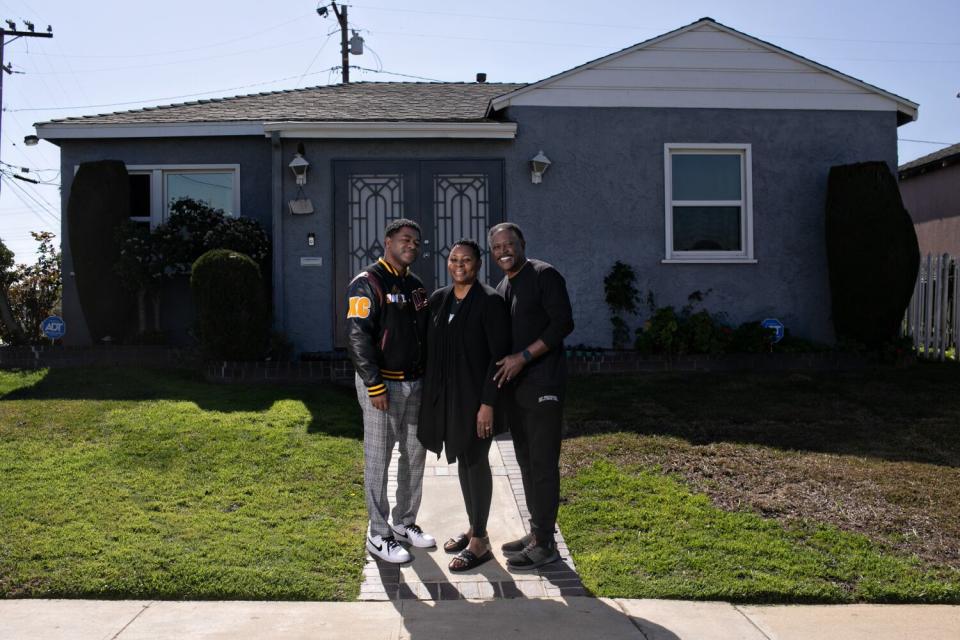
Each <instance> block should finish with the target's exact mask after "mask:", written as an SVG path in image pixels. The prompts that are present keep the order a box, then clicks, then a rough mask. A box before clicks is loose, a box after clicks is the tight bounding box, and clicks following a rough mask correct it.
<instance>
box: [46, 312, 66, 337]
mask: <svg viewBox="0 0 960 640" xmlns="http://www.w3.org/2000/svg"><path fill="white" fill-rule="evenodd" d="M40 331H41V333H43V335H45V336H46V337H48V338H50V339H51V340H58V339H59V338H62V337H63V336H65V335H66V334H67V323H66V322H64V321H63V318H61V317H60V316H50V317H49V318H47V319H46V320H44V321H43V322H41V323H40Z"/></svg>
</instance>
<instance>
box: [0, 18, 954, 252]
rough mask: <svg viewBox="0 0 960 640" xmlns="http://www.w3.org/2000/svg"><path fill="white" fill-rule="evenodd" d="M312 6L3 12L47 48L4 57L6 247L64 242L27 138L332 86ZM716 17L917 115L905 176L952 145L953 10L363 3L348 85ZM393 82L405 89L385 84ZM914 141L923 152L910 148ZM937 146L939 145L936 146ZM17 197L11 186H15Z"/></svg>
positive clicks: (1, 226)
mask: <svg viewBox="0 0 960 640" xmlns="http://www.w3.org/2000/svg"><path fill="white" fill-rule="evenodd" d="M316 7H317V2H316V1H315V0H313V1H311V0H278V1H275V2H272V3H266V2H262V0H260V1H254V0H231V1H229V2H227V1H224V0H206V1H201V0H192V1H187V0H166V1H165V2H162V3H150V2H129V1H127V2H120V1H111V2H106V1H103V0H87V1H86V2H77V1H76V0H69V1H67V0H23V1H20V0H0V18H3V19H10V20H14V21H16V22H17V23H18V25H19V26H22V25H23V20H24V19H27V20H31V21H32V22H34V23H35V24H36V25H37V27H38V29H43V30H45V29H46V26H47V25H48V24H50V25H52V26H53V29H54V37H53V38H52V39H41V38H34V39H29V40H26V39H23V40H19V41H17V42H14V43H12V44H9V45H8V46H7V47H6V49H5V62H9V63H12V65H13V69H14V71H15V72H16V73H14V74H13V75H7V76H6V77H5V78H4V87H3V89H4V91H3V101H4V107H5V113H4V114H3V134H2V139H0V143H2V148H0V160H2V161H3V162H5V163H8V164H9V165H12V167H13V168H11V167H8V168H7V169H8V170H12V171H17V172H19V171H20V168H21V167H26V168H29V169H31V171H30V172H29V173H21V175H25V176H28V177H31V178H39V179H41V180H42V181H43V182H46V183H50V184H46V185H32V184H29V183H26V182H21V181H16V182H13V181H11V180H4V182H3V185H2V190H0V238H2V239H3V241H4V242H5V243H6V244H7V246H8V247H10V248H11V249H12V250H13V251H14V252H15V253H16V255H17V259H18V261H21V262H25V261H32V260H33V259H34V249H35V243H34V242H33V241H32V240H31V238H30V236H29V232H30V231H41V230H50V231H54V232H55V233H57V234H58V235H59V217H60V204H59V201H60V198H59V191H58V187H57V184H58V183H59V180H60V176H59V171H58V169H59V153H58V149H57V147H55V146H53V145H51V144H48V143H46V142H42V143H40V145H38V146H35V147H26V146H24V145H23V142H22V141H23V137H24V136H25V135H27V134H29V133H33V128H32V126H31V125H32V124H33V123H34V122H42V121H45V120H50V119H54V118H61V117H68V116H77V115H84V114H91V113H105V112H110V111H120V110H126V109H135V108H140V107H144V106H150V105H156V104H169V103H174V102H183V101H187V100H192V99H200V98H213V97H222V96H229V95H239V94H244V93H254V92H259V91H272V90H279V89H292V88H295V87H305V86H314V85H323V84H328V83H336V82H339V76H338V75H337V74H335V73H333V72H331V71H329V69H330V67H332V66H334V65H338V64H339V62H340V54H339V31H338V29H337V23H336V19H335V18H333V16H332V15H331V16H330V17H329V18H327V19H322V18H320V17H319V16H318V15H317V14H316V12H315V9H316ZM704 16H710V17H712V18H714V19H716V20H718V21H720V22H722V23H724V24H726V25H728V26H730V27H733V28H735V29H738V30H740V31H744V32H746V33H748V34H750V35H753V36H756V37H758V38H761V39H764V40H767V41H769V42H772V43H774V44H776V45H778V46H780V47H783V48H785V49H787V50H790V51H793V52H794V53H797V54H800V55H803V56H806V57H808V58H811V59H813V60H815V61H817V62H820V63H822V64H825V65H827V66H830V67H833V68H834V69H837V70H839V71H841V72H843V73H846V74H849V75H851V76H854V77H856V78H859V79H861V80H864V81H866V82H869V83H871V84H874V85H876V86H879V87H880V88H882V89H885V90H887V91H890V92H892V93H896V94H898V95H900V96H903V97H905V98H908V99H910V100H912V101H914V102H918V103H919V104H920V116H919V119H918V121H917V122H914V123H911V124H908V125H905V126H903V127H901V128H900V129H899V137H900V139H901V142H900V145H899V151H900V162H901V163H903V162H907V161H909V160H912V159H914V158H917V157H920V156H922V155H926V154H928V153H932V152H934V151H936V150H938V149H940V148H942V147H943V146H946V144H948V143H955V142H960V99H958V98H957V94H958V92H960V33H958V31H957V25H958V24H960V2H956V0H953V1H951V0H929V1H924V0H919V1H917V2H913V3H903V2H892V1H890V0H875V1H872V2H865V1H856V2H855V1H853V0H833V1H822V0H815V1H805V2H795V3H784V2H772V1H771V2H767V1H760V0H753V1H748V0H742V1H736V2H718V1H714V2H693V1H685V0H673V1H672V2H666V3H664V2H646V1H635V2H627V1H615V2H592V3H585V2H573V1H569V0H554V1H553V2H545V1H543V0H534V1H531V0H514V2H513V3H510V4H508V3H498V4H493V3H478V2H475V1H469V2H468V1H463V0H445V1H440V0H420V1H418V2H413V1H408V0H394V1H391V2H387V0H367V1H364V2H359V3H357V4H351V5H350V9H349V17H350V22H351V25H352V27H353V28H355V29H358V30H359V31H360V33H361V35H362V36H363V37H364V39H365V41H366V46H367V52H366V54H365V55H363V56H359V57H353V59H352V63H353V64H356V65H360V66H362V67H366V68H367V69H371V70H380V71H381V73H376V72H374V71H353V72H352V79H353V80H364V81H379V80H394V81H396V80H411V79H416V78H409V77H407V76H416V77H417V78H421V79H430V80H442V81H472V80H473V79H474V76H475V74H476V73H477V72H478V71H482V72H485V73H487V77H488V80H489V81H490V82H531V81H535V80H539V79H542V78H544V77H547V76H550V75H552V74H554V73H558V72H560V71H563V70H565V69H569V68H571V67H574V66H577V65H579V64H582V63H583V62H586V61H588V60H592V59H594V58H598V57H601V56H603V55H606V54H608V53H611V52H613V51H617V50H619V49H622V48H624V47H627V46H630V45H632V44H635V43H637V42H641V41H643V40H646V39H648V38H651V37H653V36H656V35H659V34H661V33H665V32H667V31H671V30H673V29H676V28H678V27H681V26H683V25H686V24H689V23H691V22H694V21H696V20H697V19H699V18H702V17H704ZM387 72H391V73H393V74H404V75H390V74H389V73H387ZM912 140H922V141H927V142H912ZM933 143H941V144H933ZM14 184H15V185H16V186H13V185H14Z"/></svg>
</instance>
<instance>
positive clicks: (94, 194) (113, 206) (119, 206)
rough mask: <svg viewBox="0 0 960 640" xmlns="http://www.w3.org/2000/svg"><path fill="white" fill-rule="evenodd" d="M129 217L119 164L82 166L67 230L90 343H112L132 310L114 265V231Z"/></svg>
mask: <svg viewBox="0 0 960 640" xmlns="http://www.w3.org/2000/svg"><path fill="white" fill-rule="evenodd" d="M129 218H130V182H129V179H128V177H127V168H126V166H125V165H124V164H123V162H120V161H119V160H102V161H99V162H83V163H81V164H80V168H79V169H77V173H76V175H75V176H74V178H73V183H72V185H71V187H70V199H69V201H68V202H67V229H68V231H69V235H70V253H71V256H72V259H73V273H74V281H75V283H76V287H77V294H78V297H79V299H80V308H81V309H82V310H83V316H84V319H85V320H86V323H87V329H88V330H89V331H90V337H91V338H92V339H93V341H94V342H99V341H100V340H102V339H104V338H106V337H110V338H111V339H113V340H116V339H118V338H120V337H122V336H123V335H124V334H125V333H126V332H127V330H128V328H129V325H130V321H131V319H132V317H133V312H134V309H135V304H134V299H133V295H132V294H131V293H130V292H129V291H127V290H126V289H124V287H123V283H122V282H121V280H120V277H119V276H118V275H117V272H116V271H115V270H114V265H115V264H116V263H117V261H119V260H120V246H119V245H118V243H117V242H116V229H117V227H119V226H120V225H121V224H123V223H124V222H126V221H127V220H128V219H129Z"/></svg>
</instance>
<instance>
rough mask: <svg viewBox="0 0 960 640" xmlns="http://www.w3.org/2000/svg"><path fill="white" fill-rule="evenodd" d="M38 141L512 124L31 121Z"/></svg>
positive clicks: (460, 133)
mask: <svg viewBox="0 0 960 640" xmlns="http://www.w3.org/2000/svg"><path fill="white" fill-rule="evenodd" d="M36 128H37V136H39V137H40V138H42V139H44V140H66V139H74V140H77V139H84V138H88V139H107V138H194V137H215V136H263V135H266V136H269V135H270V134H271V133H272V132H274V131H276V132H278V133H279V134H280V137H281V138H293V137H295V138H369V139H373V138H378V139H383V138H457V139H485V140H513V139H514V138H516V136H517V124H516V123H515V122H267V123H261V122H197V123H150V124H90V123H84V122H56V123H45V124H38V125H36Z"/></svg>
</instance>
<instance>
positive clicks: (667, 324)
mask: <svg viewBox="0 0 960 640" xmlns="http://www.w3.org/2000/svg"><path fill="white" fill-rule="evenodd" d="M709 293H710V291H709V290H708V291H706V292H701V291H694V292H693V293H691V294H690V295H689V296H688V297H687V304H686V305H684V306H683V308H682V309H680V312H679V313H678V312H677V311H676V310H675V309H674V308H673V307H659V308H658V307H657V306H656V304H655V303H654V298H653V294H652V293H649V294H647V305H648V306H649V308H650V314H651V315H650V319H649V320H647V322H645V323H644V325H643V326H642V327H641V328H640V329H638V330H637V339H636V342H635V343H634V346H635V348H636V349H637V350H638V351H640V352H641V353H665V354H670V355H680V354H685V353H714V354H715V353H723V352H724V351H725V350H726V348H727V345H728V344H729V343H730V336H731V331H730V328H729V327H728V326H727V325H726V323H725V322H724V321H723V317H722V316H719V315H713V314H711V313H709V312H708V311H706V310H705V309H701V310H700V311H696V312H694V310H693V309H694V307H695V306H696V305H697V304H699V303H701V302H703V299H704V298H705V297H706V296H707V295H709Z"/></svg>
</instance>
